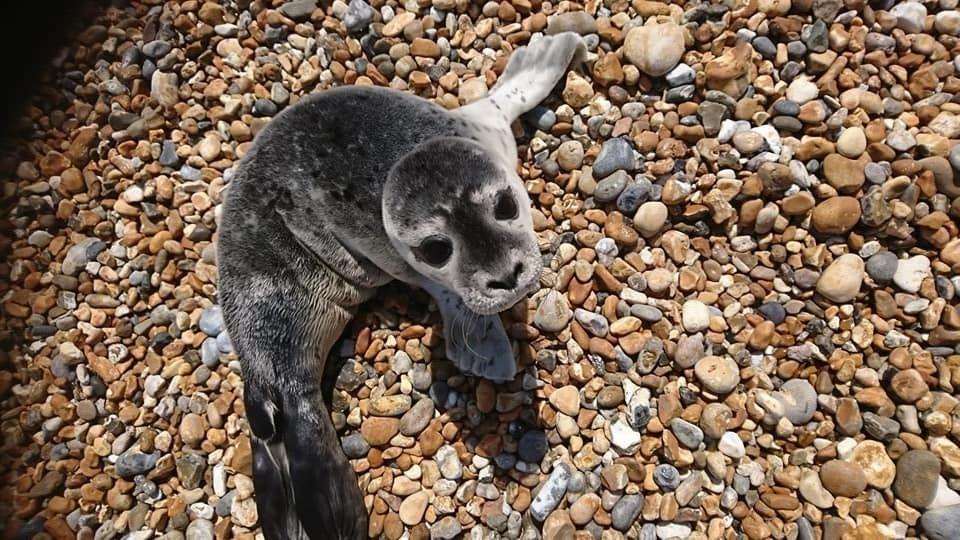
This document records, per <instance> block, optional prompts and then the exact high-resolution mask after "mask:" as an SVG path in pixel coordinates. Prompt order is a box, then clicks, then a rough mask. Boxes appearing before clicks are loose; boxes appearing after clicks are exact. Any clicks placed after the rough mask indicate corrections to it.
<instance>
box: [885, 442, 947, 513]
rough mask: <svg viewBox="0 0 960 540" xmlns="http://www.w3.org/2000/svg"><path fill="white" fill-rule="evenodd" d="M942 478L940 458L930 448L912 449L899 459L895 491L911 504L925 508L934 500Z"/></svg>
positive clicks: (894, 484) (899, 496)
mask: <svg viewBox="0 0 960 540" xmlns="http://www.w3.org/2000/svg"><path fill="white" fill-rule="evenodd" d="M939 479H940V458H938V457H937V456H936V455H935V454H934V453H933V452H931V451H929V450H910V451H908V452H906V453H905V454H903V455H902V456H900V459H898V460H897V476H896V479H895V480H894V481H893V492H894V493H895V494H896V495H897V497H898V498H900V500H902V501H903V502H905V503H907V504H909V505H910V506H912V507H914V508H916V509H918V510H923V509H924V508H926V507H927V506H929V505H930V503H932V502H933V499H934V497H935V496H936V494H937V485H938V482H939Z"/></svg>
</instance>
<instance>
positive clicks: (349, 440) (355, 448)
mask: <svg viewBox="0 0 960 540" xmlns="http://www.w3.org/2000/svg"><path fill="white" fill-rule="evenodd" d="M340 445H341V446H342V447H343V452H344V453H345V454H346V455H347V457H348V458H350V459H360V458H365V457H367V453H368V452H369V451H370V445H369V444H367V441H366V440H364V438H363V435H361V434H360V433H351V434H350V435H347V436H346V437H344V438H343V439H341V441H340Z"/></svg>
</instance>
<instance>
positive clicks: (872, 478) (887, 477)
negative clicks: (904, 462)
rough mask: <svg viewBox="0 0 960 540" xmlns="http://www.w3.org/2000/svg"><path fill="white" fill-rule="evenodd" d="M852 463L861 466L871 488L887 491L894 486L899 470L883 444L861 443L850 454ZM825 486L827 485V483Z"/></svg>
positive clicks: (873, 442) (874, 442)
mask: <svg viewBox="0 0 960 540" xmlns="http://www.w3.org/2000/svg"><path fill="white" fill-rule="evenodd" d="M850 461H851V462H852V463H854V464H856V465H859V466H860V468H861V469H862V470H863V474H864V475H865V476H866V479H867V483H868V484H870V485H871V486H873V487H875V488H879V489H886V488H888V487H890V485H891V484H893V478H894V476H895V475H896V472H897V469H896V467H895V466H894V464H893V460H891V459H890V457H889V456H888V455H887V452H886V450H885V449H884V447H883V444H881V443H879V442H877V441H861V442H860V443H859V444H857V446H856V447H855V448H854V449H853V452H852V453H851V454H850ZM821 479H823V476H821ZM824 484H825V485H826V482H825V483H824ZM828 489H829V488H828Z"/></svg>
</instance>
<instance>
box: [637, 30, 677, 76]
mask: <svg viewBox="0 0 960 540" xmlns="http://www.w3.org/2000/svg"><path fill="white" fill-rule="evenodd" d="M623 50H624V52H623V54H624V56H626V58H627V60H628V61H629V62H630V63H631V64H633V65H635V66H637V69H639V70H640V71H642V72H644V73H646V74H647V75H650V76H653V77H659V76H661V75H665V74H666V73H668V72H669V71H670V70H671V69H673V68H674V67H675V66H676V65H677V64H678V63H679V62H680V57H681V56H682V55H683V53H684V51H685V46H684V40H683V31H682V30H681V29H680V27H679V26H677V25H676V24H675V23H672V22H668V23H661V24H647V25H644V26H637V27H634V28H631V29H630V31H629V32H627V36H626V40H625V41H624V46H623Z"/></svg>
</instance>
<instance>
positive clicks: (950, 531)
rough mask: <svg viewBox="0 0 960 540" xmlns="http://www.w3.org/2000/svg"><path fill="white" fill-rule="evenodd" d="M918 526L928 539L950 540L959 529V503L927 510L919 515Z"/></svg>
mask: <svg viewBox="0 0 960 540" xmlns="http://www.w3.org/2000/svg"><path fill="white" fill-rule="evenodd" d="M920 526H921V527H922V528H923V532H924V534H926V535H927V538H929V539H930V540H950V539H951V538H955V537H956V533H957V530H960V504H955V505H953V506H947V507H944V508H937V509H935V510H927V511H926V512H924V513H923V515H922V516H921V517H920Z"/></svg>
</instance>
